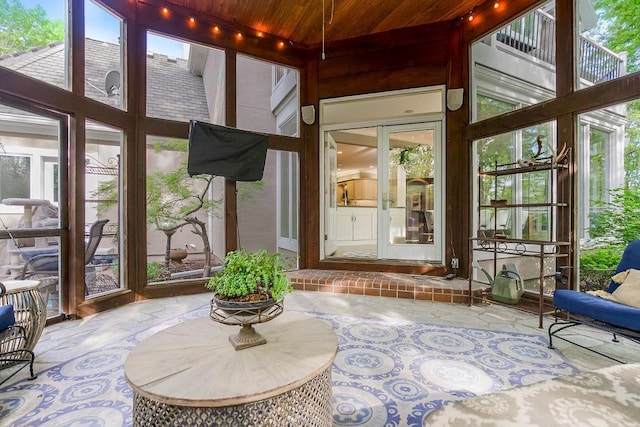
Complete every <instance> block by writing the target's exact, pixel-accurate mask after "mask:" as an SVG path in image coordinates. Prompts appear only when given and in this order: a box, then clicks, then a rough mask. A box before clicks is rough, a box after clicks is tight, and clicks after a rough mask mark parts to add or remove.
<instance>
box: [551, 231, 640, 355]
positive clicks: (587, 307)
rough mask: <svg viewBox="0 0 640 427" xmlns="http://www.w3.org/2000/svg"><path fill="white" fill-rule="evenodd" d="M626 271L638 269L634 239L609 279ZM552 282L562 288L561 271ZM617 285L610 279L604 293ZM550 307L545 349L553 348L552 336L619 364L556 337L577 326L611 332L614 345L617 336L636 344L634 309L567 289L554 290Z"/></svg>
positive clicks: (639, 247) (639, 252) (639, 337)
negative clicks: (551, 315)
mask: <svg viewBox="0 0 640 427" xmlns="http://www.w3.org/2000/svg"><path fill="white" fill-rule="evenodd" d="M629 269H634V270H640V240H634V241H633V242H630V243H629V244H628V245H627V247H626V248H625V250H624V252H623V253H622V259H621V260H620V263H619V264H618V267H616V269H615V271H614V272H613V274H612V276H614V275H616V274H618V273H621V272H623V271H626V270H629ZM558 273H560V274H558ZM556 279H558V280H559V283H561V284H562V285H566V283H567V281H568V279H567V278H566V276H564V275H563V274H562V272H557V273H556ZM619 286H620V284H618V283H616V282H614V281H613V280H611V281H610V282H609V286H608V287H607V290H606V292H607V293H609V294H612V293H613V292H614V291H615V290H616V289H617V288H618V287H619ZM553 305H554V307H555V310H556V319H555V322H554V323H552V324H551V326H549V348H553V341H552V339H553V338H554V337H555V338H559V339H562V340H564V341H567V342H570V343H572V344H575V345H577V346H579V347H582V348H585V349H587V350H590V351H593V352H594V353H598V354H600V355H602V356H605V357H608V358H609V359H612V360H615V361H618V362H620V360H618V359H616V358H614V357H612V356H610V355H607V354H603V353H600V352H598V351H596V350H594V349H592V348H588V347H585V346H582V345H580V344H579V343H577V342H574V341H571V340H569V339H567V338H566V337H562V336H560V335H557V334H558V332H560V331H563V330H565V329H567V328H571V327H573V326H578V325H589V326H591V327H594V328H598V329H602V330H604V331H607V332H611V333H612V334H613V341H614V342H617V341H618V339H617V336H618V335H620V336H623V337H625V338H628V339H629V340H631V341H634V342H636V343H638V344H640V308H638V307H635V306H631V305H625V304H621V303H619V302H617V301H612V300H610V299H606V298H601V297H599V296H595V295H591V294H589V293H585V292H580V291H575V290H571V289H557V290H556V291H555V292H554V293H553Z"/></svg>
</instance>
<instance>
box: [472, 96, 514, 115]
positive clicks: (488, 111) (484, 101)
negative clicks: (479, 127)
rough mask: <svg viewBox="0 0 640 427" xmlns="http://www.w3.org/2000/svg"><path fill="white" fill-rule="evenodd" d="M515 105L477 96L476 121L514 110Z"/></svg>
mask: <svg viewBox="0 0 640 427" xmlns="http://www.w3.org/2000/svg"><path fill="white" fill-rule="evenodd" d="M515 108H516V105H515V104H511V103H509V102H505V101H501V100H499V99H495V98H491V97H489V96H486V95H482V94H478V96H477V97H476V110H477V118H478V120H484V119H488V118H490V117H494V116H499V115H500V114H504V113H508V112H509V111H513V110H515Z"/></svg>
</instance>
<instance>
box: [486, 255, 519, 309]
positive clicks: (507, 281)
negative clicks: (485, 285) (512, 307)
mask: <svg viewBox="0 0 640 427" xmlns="http://www.w3.org/2000/svg"><path fill="white" fill-rule="evenodd" d="M478 267H479V268H480V270H482V272H483V273H484V275H485V276H487V279H488V280H489V284H490V285H491V297H492V298H493V299H494V300H496V301H499V302H503V303H506V304H517V303H518V301H520V297H521V296H522V294H523V293H524V285H523V283H522V278H521V277H520V275H519V274H518V272H517V271H516V266H515V265H514V264H512V263H509V264H507V265H503V266H502V270H500V271H499V272H498V274H496V277H491V275H490V274H489V272H488V271H487V270H485V269H484V268H482V267H480V266H479V265H478Z"/></svg>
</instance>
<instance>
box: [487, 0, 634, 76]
mask: <svg viewBox="0 0 640 427" xmlns="http://www.w3.org/2000/svg"><path fill="white" fill-rule="evenodd" d="M555 34H556V22H555V19H554V18H553V17H552V16H550V15H548V14H546V13H544V12H542V11H540V10H536V11H533V12H531V13H528V14H527V15H524V16H522V17H521V18H519V19H517V20H515V21H513V22H511V23H510V24H509V25H506V26H504V27H502V28H501V29H499V30H498V32H497V33H496V40H497V41H498V42H500V43H503V44H506V45H508V46H511V47H512V48H514V49H517V50H519V51H521V52H523V53H526V54H527V55H530V56H533V57H534V58H537V59H539V60H541V61H544V62H546V63H548V64H551V65H556V46H555ZM579 49H580V64H579V67H580V78H582V79H585V80H587V81H589V82H592V83H601V82H605V81H608V80H612V79H616V78H618V77H620V76H622V75H623V73H624V72H625V71H626V64H625V60H624V58H623V57H621V56H620V55H617V54H615V53H614V52H611V51H610V50H608V49H606V48H604V47H603V46H600V45H598V44H597V43H595V42H594V41H592V40H589V39H588V38H587V37H585V36H583V35H580V41H579Z"/></svg>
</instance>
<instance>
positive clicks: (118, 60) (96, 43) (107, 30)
mask: <svg viewBox="0 0 640 427" xmlns="http://www.w3.org/2000/svg"><path fill="white" fill-rule="evenodd" d="M84 7H85V28H86V29H87V38H86V39H85V85H84V92H85V96H87V97H88V98H91V99H94V100H96V101H100V102H103V103H105V104H109V105H111V106H113V107H116V108H120V109H124V108H125V106H124V100H125V99H126V97H125V92H124V89H125V87H124V86H123V85H122V82H123V81H124V79H123V77H124V70H123V67H122V64H123V60H122V58H123V54H122V51H123V48H122V42H121V41H122V37H123V35H124V31H123V21H122V20H121V19H120V18H119V17H117V16H115V15H113V14H112V13H110V12H108V11H107V10H105V9H103V8H102V7H100V6H99V5H98V4H97V3H95V2H93V1H91V0H85V2H84Z"/></svg>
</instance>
